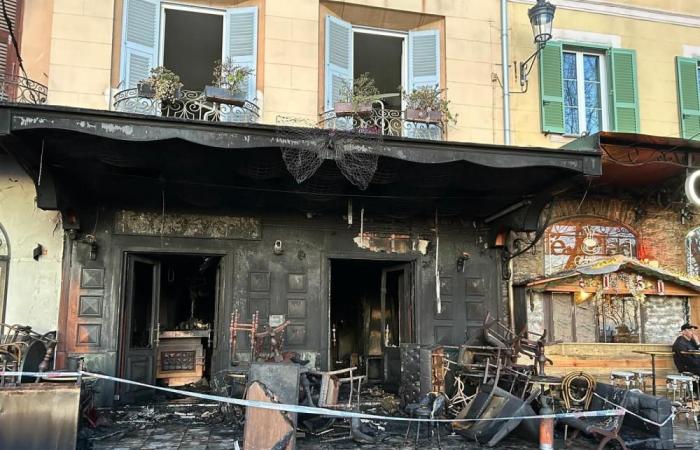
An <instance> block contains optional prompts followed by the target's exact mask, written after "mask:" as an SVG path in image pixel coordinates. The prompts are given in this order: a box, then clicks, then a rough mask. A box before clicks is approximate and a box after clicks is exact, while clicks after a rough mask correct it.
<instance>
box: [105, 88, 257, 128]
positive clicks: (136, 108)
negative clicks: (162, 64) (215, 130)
mask: <svg viewBox="0 0 700 450" xmlns="http://www.w3.org/2000/svg"><path fill="white" fill-rule="evenodd" d="M114 109H115V111H121V112H130V113H135V114H146V115H151V116H164V117H176V118H180V119H189V120H206V121H209V122H238V123H254V122H257V121H258V119H259V115H260V110H259V108H258V106H257V105H256V104H255V103H253V102H249V101H246V102H245V103H244V104H243V106H235V105H228V104H223V103H215V102H211V101H209V100H207V97H206V96H205V95H204V92H203V91H189V90H182V91H180V97H179V98H178V99H177V100H174V101H171V102H163V101H161V100H158V99H155V98H151V97H145V96H142V95H140V94H139V90H138V89H137V88H132V89H125V90H123V91H119V92H117V94H116V95H115V96H114Z"/></svg>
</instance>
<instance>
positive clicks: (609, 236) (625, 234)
mask: <svg viewBox="0 0 700 450" xmlns="http://www.w3.org/2000/svg"><path fill="white" fill-rule="evenodd" d="M544 246H545V249H544V271H545V274H546V275H550V274H553V273H557V272H561V271H564V270H570V269H574V268H576V267H578V266H582V265H585V264H590V263H592V262H595V261H597V260H600V259H603V258H606V257H608V256H613V255H624V256H629V257H632V258H636V257H637V238H636V236H635V234H634V233H633V232H632V230H630V229H629V228H627V227H625V226H623V225H620V224H618V223H616V222H613V221H610V220H605V219H599V218H597V217H577V218H574V219H567V220H563V221H560V222H557V223H555V224H553V225H551V226H550V227H549V228H547V230H546V232H545V235H544Z"/></svg>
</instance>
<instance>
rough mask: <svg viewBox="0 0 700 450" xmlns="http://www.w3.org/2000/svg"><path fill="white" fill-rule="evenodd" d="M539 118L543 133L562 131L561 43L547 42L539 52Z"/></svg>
mask: <svg viewBox="0 0 700 450" xmlns="http://www.w3.org/2000/svg"><path fill="white" fill-rule="evenodd" d="M539 59H540V116H541V117H540V118H541V122H542V131H543V132H544V133H564V81H563V78H562V76H563V75H562V66H563V63H562V45H561V43H560V42H548V43H547V45H546V46H545V47H544V48H543V49H542V52H541V53H540V57H539Z"/></svg>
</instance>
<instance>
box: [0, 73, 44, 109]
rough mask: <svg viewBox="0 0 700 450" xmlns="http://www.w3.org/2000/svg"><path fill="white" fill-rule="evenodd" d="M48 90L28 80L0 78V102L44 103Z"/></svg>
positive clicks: (13, 77) (11, 76) (15, 77)
mask: <svg viewBox="0 0 700 450" xmlns="http://www.w3.org/2000/svg"><path fill="white" fill-rule="evenodd" d="M47 93H48V88H47V87H46V86H44V85H43V84H41V83H38V82H36V81H34V80H30V79H29V78H25V77H20V76H15V75H4V76H0V101H4V102H14V103H34V104H39V105H41V104H44V103H46V94H47Z"/></svg>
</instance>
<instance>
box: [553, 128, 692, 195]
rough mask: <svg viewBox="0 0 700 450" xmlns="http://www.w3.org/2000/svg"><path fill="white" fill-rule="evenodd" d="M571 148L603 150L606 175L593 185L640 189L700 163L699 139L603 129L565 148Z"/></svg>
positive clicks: (662, 181)
mask: <svg viewBox="0 0 700 450" xmlns="http://www.w3.org/2000/svg"><path fill="white" fill-rule="evenodd" d="M562 148H563V149H566V150H572V151H579V150H584V151H591V150H600V151H601V152H602V167H603V174H602V176H601V177H599V178H597V179H596V180H595V181H594V185H596V186H600V187H609V188H640V187H653V186H660V185H663V184H664V183H665V182H667V181H668V180H672V179H674V178H677V177H680V176H682V175H684V174H685V170H686V168H688V167H689V166H698V165H700V164H699V163H700V160H698V156H695V162H694V161H693V155H700V141H697V140H690V139H681V138H674V137H667V136H653V135H648V134H638V133H618V132H611V131H602V132H600V133H596V134H593V135H590V136H585V137H582V138H579V139H576V140H574V141H572V142H570V143H569V144H567V145H565V146H563V147H562Z"/></svg>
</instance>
